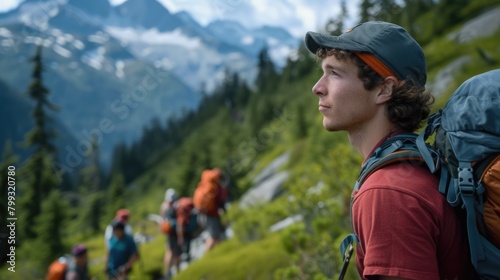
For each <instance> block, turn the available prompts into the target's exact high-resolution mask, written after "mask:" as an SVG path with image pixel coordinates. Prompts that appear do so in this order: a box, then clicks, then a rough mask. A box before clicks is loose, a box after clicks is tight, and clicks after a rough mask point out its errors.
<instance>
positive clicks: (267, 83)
mask: <svg viewBox="0 0 500 280" xmlns="http://www.w3.org/2000/svg"><path fill="white" fill-rule="evenodd" d="M278 78H279V75H278V73H277V72H276V69H275V68H274V63H273V61H272V60H271V58H270V57H269V54H268V51H267V48H263V49H262V50H261V51H260V52H259V62H258V64H257V78H256V80H255V85H256V87H257V91H258V93H263V92H266V91H267V92H269V91H271V90H273V89H274V88H275V87H276V85H277V84H278V82H279V81H278Z"/></svg>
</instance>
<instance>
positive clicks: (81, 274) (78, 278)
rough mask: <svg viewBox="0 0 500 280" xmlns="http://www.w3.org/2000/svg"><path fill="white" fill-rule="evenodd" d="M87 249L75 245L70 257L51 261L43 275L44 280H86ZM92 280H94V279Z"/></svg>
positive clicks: (87, 276)
mask: <svg viewBox="0 0 500 280" xmlns="http://www.w3.org/2000/svg"><path fill="white" fill-rule="evenodd" d="M87 263H88V258H87V248H86V247H85V246H84V245H82V244H79V245H76V246H74V247H73V248H72V250H71V256H70V255H64V256H62V257H60V258H58V259H57V260H55V261H53V262H52V263H51V264H50V266H49V269H48V271H47V275H45V279H46V280H65V279H66V280H88V279H91V278H90V277H89V273H88V266H87ZM92 279H95V278H94V277H93V278H92Z"/></svg>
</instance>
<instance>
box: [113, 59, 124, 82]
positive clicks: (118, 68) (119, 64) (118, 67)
mask: <svg viewBox="0 0 500 280" xmlns="http://www.w3.org/2000/svg"><path fill="white" fill-rule="evenodd" d="M115 68H116V71H115V74H116V76H117V77H118V78H120V79H123V77H125V72H124V71H123V69H124V68H125V62H124V61H123V60H118V61H117V62H116V63H115Z"/></svg>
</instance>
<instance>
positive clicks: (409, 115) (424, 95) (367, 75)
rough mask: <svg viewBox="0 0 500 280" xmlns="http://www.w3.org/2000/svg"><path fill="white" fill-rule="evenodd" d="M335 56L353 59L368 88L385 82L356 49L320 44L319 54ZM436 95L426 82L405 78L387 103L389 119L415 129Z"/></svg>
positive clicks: (343, 59) (425, 115)
mask: <svg viewBox="0 0 500 280" xmlns="http://www.w3.org/2000/svg"><path fill="white" fill-rule="evenodd" d="M332 55H333V56H335V58H336V59H338V60H340V61H352V62H353V63H354V64H355V65H356V66H357V67H358V69H359V73H358V77H359V79H360V80H361V81H362V82H363V86H364V88H365V89H367V90H372V89H373V88H375V87H376V86H379V85H381V84H382V83H383V82H384V78H382V77H381V76H380V75H379V74H378V73H377V72H375V70H373V69H372V68H371V67H370V66H369V65H368V64H366V63H365V62H364V61H363V60H361V59H360V58H359V57H358V56H357V55H355V54H354V52H351V51H346V50H338V49H325V48H319V49H318V51H317V52H316V57H317V58H318V59H319V60H323V59H324V58H326V57H329V56H332ZM433 103H434V97H433V96H432V95H431V94H430V92H429V91H427V90H426V89H425V87H424V86H420V85H416V84H415V83H411V82H410V81H407V80H403V81H402V82H400V83H399V85H397V86H396V87H395V88H394V91H393V94H392V98H391V100H389V102H388V103H387V106H386V114H387V116H388V118H389V120H390V121H391V122H393V123H395V124H397V125H398V126H399V127H401V128H402V129H404V130H407V131H415V130H417V129H419V128H420V127H421V126H422V122H423V121H424V120H425V119H427V117H428V116H429V113H430V111H431V105H432V104H433Z"/></svg>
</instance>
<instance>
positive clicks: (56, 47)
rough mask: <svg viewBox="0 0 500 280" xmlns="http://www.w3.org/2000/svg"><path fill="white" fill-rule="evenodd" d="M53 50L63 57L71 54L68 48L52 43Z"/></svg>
mask: <svg viewBox="0 0 500 280" xmlns="http://www.w3.org/2000/svg"><path fill="white" fill-rule="evenodd" d="M53 50H54V51H55V52H56V53H57V54H59V55H60V56H63V57H65V58H68V57H70V56H71V52H70V51H69V50H68V49H65V48H63V47H62V46H60V45H57V44H56V45H54V48H53Z"/></svg>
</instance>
